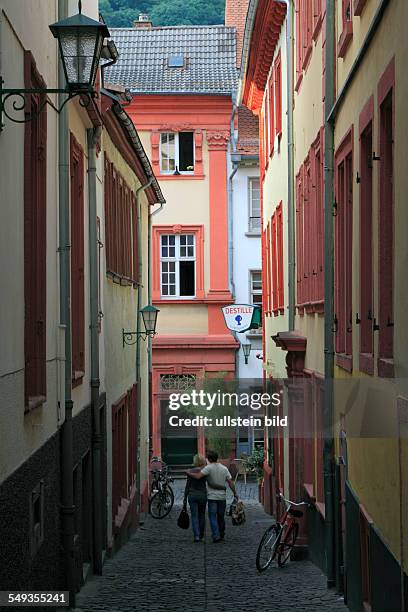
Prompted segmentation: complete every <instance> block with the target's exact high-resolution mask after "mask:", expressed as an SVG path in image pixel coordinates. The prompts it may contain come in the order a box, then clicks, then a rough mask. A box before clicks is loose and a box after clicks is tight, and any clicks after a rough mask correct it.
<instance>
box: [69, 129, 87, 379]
mask: <svg viewBox="0 0 408 612" xmlns="http://www.w3.org/2000/svg"><path fill="white" fill-rule="evenodd" d="M70 144H71V147H70V149H71V163H70V169H71V326H72V380H73V383H74V384H75V385H76V384H79V383H80V382H81V381H82V377H83V374H84V372H85V279H84V272H85V261H84V154H83V150H82V148H81V147H80V145H79V144H78V142H77V141H76V140H75V138H74V136H73V135H72V134H71V143H70Z"/></svg>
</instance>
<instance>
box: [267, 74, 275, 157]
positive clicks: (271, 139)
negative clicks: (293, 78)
mask: <svg viewBox="0 0 408 612" xmlns="http://www.w3.org/2000/svg"><path fill="white" fill-rule="evenodd" d="M268 89H269V154H270V155H273V151H274V147H275V91H274V75H273V71H272V73H271V75H270V77H269V87H268Z"/></svg>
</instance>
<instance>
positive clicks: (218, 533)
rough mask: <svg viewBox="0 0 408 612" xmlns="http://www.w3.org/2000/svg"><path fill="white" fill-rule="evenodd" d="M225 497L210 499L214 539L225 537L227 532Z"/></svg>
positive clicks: (209, 506)
mask: <svg viewBox="0 0 408 612" xmlns="http://www.w3.org/2000/svg"><path fill="white" fill-rule="evenodd" d="M226 506H227V502H226V501H225V499H223V500H220V499H217V500H215V499H209V500H208V517H209V519H210V525H211V531H212V537H213V539H214V540H218V539H219V538H223V537H224V534H225V508H226Z"/></svg>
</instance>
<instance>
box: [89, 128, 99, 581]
mask: <svg viewBox="0 0 408 612" xmlns="http://www.w3.org/2000/svg"><path fill="white" fill-rule="evenodd" d="M101 132H102V128H101V127H97V128H94V129H93V128H91V129H88V130H87V140H88V206H89V277H90V278H89V285H90V286H89V294H90V319H91V324H90V334H91V381H90V384H91V408H92V485H93V496H92V501H93V570H94V573H95V574H98V575H101V574H102V532H103V525H102V505H103V500H102V472H101V462H102V458H101V450H102V434H101V421H100V410H99V388H100V379H99V299H98V296H99V274H98V248H99V247H98V227H97V207H96V181H97V177H96V143H97V142H98V141H99V139H100V136H101Z"/></svg>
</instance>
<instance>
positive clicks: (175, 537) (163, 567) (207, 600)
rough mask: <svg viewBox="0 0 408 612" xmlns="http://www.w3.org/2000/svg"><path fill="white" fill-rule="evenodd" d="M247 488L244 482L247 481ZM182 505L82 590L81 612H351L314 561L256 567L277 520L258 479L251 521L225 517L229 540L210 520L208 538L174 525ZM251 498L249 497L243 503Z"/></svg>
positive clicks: (149, 526) (142, 532)
mask: <svg viewBox="0 0 408 612" xmlns="http://www.w3.org/2000/svg"><path fill="white" fill-rule="evenodd" d="M242 486H243V487H244V486H245V485H242ZM175 489H176V491H175V493H176V495H175V496H176V500H177V502H178V503H177V505H176V506H175V507H174V508H173V510H172V511H171V513H170V515H169V516H167V517H166V518H164V519H162V520H154V519H152V518H151V517H150V516H149V517H148V518H147V520H146V522H145V524H144V525H143V526H141V527H140V528H139V529H138V531H137V532H136V533H135V534H134V536H133V537H132V538H131V540H130V541H129V542H128V543H127V544H126V545H125V546H123V548H122V549H121V550H120V551H119V552H118V553H117V555H116V556H115V557H113V558H111V559H108V560H107V561H106V563H105V565H104V571H103V576H97V577H93V578H92V579H91V580H90V581H89V582H88V583H87V584H86V585H85V586H84V588H83V589H82V591H81V592H80V593H79V594H78V597H77V608H76V610H75V612H103V611H105V612H147V611H148V612H162V611H163V612H164V611H166V612H233V611H234V612H247V611H248V612H252V611H253V612H263V611H265V612H266V611H268V612H269V611H272V612H273V611H275V610H276V611H278V610H279V612H292V611H293V612H294V611H299V612H301V611H307V612H320V611H321V612H329V611H334V612H337V611H338V612H346V611H347V609H346V607H345V606H344V604H343V601H342V599H341V598H340V597H339V595H338V594H337V593H335V592H334V591H329V590H327V589H326V581H325V577H324V576H323V575H322V573H321V572H320V570H319V569H318V568H316V567H315V566H314V565H313V564H312V563H311V562H309V561H298V562H291V563H288V564H287V566H285V567H284V568H282V569H279V568H278V567H277V566H275V565H274V566H272V567H271V568H270V569H269V570H267V571H266V572H264V573H263V574H258V572H257V571H256V567H255V555H256V550H257V547H258V542H259V540H260V538H261V536H262V533H263V532H264V530H265V529H266V527H267V526H268V524H269V523H270V521H271V517H269V516H268V515H266V514H265V513H264V511H263V509H262V507H261V506H260V505H259V503H257V501H256V498H255V497H254V495H255V493H256V497H257V494H258V493H257V485H256V483H250V484H248V485H247V487H246V489H244V488H242V489H241V490H240V495H242V497H243V498H244V502H245V506H246V512H247V521H246V523H245V524H244V525H241V526H239V527H233V526H232V524H231V522H230V519H229V518H228V517H227V533H226V539H225V541H224V542H221V543H219V544H214V543H213V542H212V540H211V537H210V531H209V526H208V525H207V531H206V537H205V541H204V542H200V543H197V544H195V543H193V541H192V539H193V538H192V534H191V531H190V530H188V531H184V530H182V529H179V528H178V527H177V525H176V521H177V516H178V513H179V510H180V500H181V499H182V489H183V487H182V484H180V485H176V483H175ZM245 496H247V498H248V499H247V500H245Z"/></svg>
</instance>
